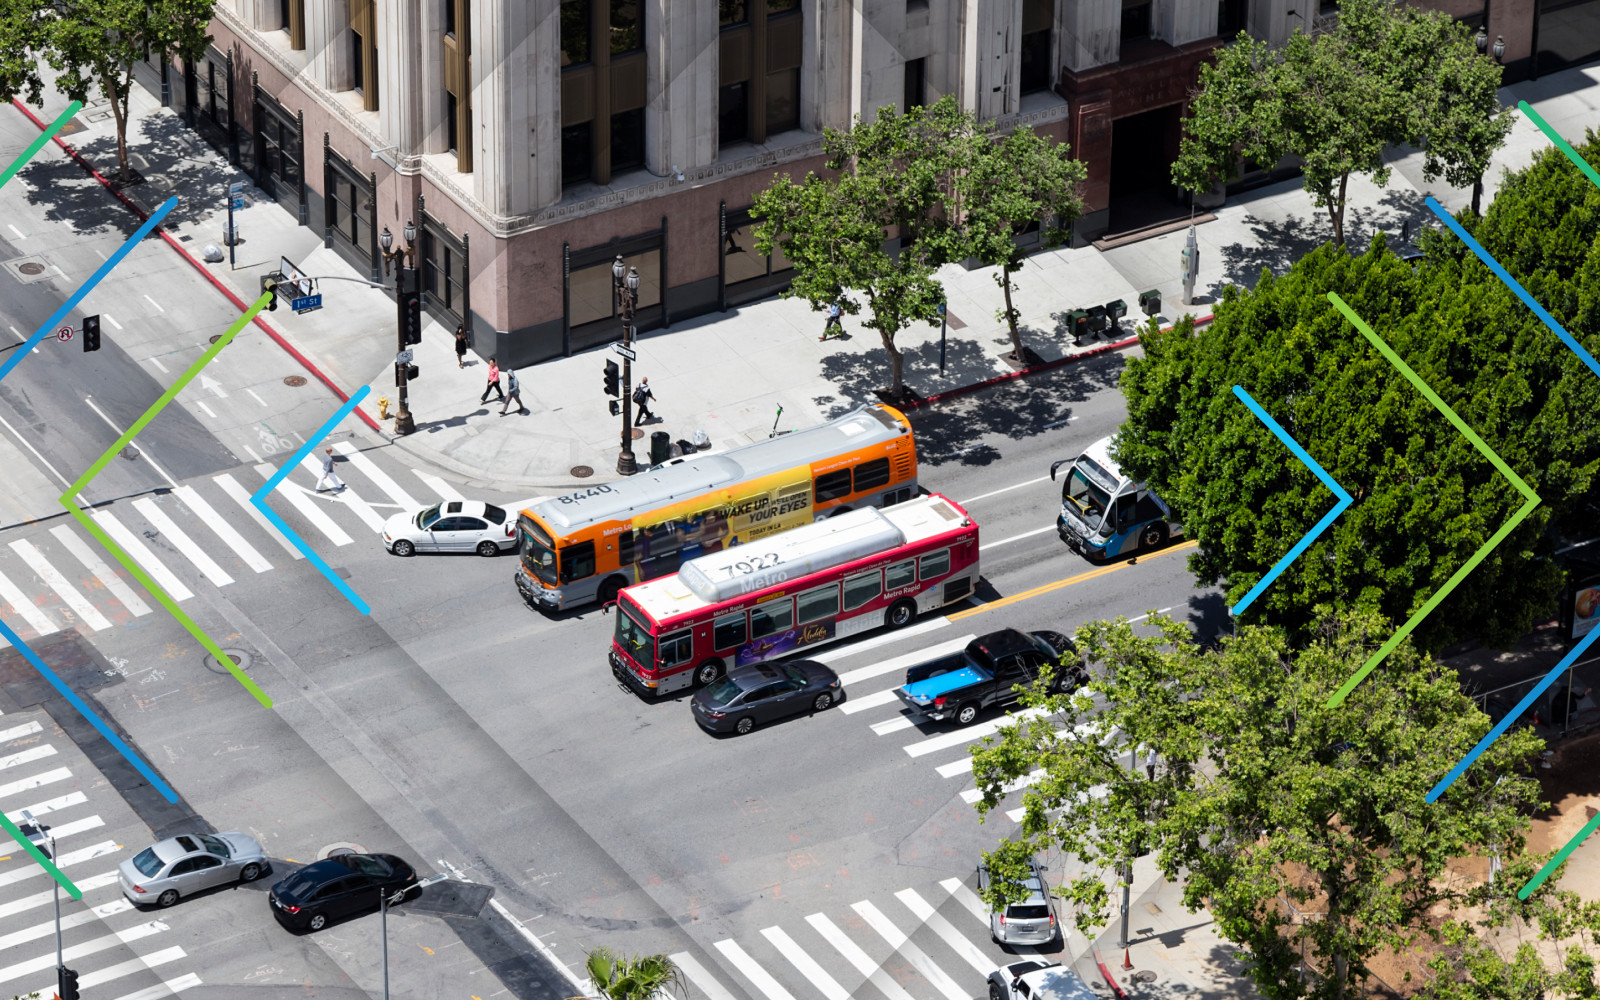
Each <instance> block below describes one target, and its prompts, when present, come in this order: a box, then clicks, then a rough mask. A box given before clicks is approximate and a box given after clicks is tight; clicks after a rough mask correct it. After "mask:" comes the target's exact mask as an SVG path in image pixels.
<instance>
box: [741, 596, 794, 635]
mask: <svg viewBox="0 0 1600 1000" xmlns="http://www.w3.org/2000/svg"><path fill="white" fill-rule="evenodd" d="M793 624H794V601H793V600H792V599H787V600H776V601H767V602H766V603H765V604H762V605H761V606H760V607H758V608H756V609H754V610H753V611H751V612H750V638H752V639H760V638H762V637H763V636H769V635H776V634H778V633H780V632H787V631H789V626H791V625H793Z"/></svg>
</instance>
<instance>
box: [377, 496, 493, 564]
mask: <svg viewBox="0 0 1600 1000" xmlns="http://www.w3.org/2000/svg"><path fill="white" fill-rule="evenodd" d="M383 547H384V548H386V549H388V550H389V551H390V552H393V553H394V554H395V555H397V556H409V555H411V554H413V553H416V552H476V553H478V555H480V556H494V555H499V554H500V553H501V552H512V551H515V550H516V547H517V521H516V518H513V517H508V516H506V512H505V508H503V507H496V506H495V505H494V504H492V503H483V502H481V501H478V500H445V501H442V502H440V503H436V504H434V505H433V506H432V507H425V508H423V509H422V510H419V511H413V512H412V513H410V514H396V515H394V516H393V517H391V518H389V520H387V521H385V522H384V523H383Z"/></svg>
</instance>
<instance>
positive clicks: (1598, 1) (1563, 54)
mask: <svg viewBox="0 0 1600 1000" xmlns="http://www.w3.org/2000/svg"><path fill="white" fill-rule="evenodd" d="M1537 30H1538V38H1539V52H1538V54H1537V56H1536V57H1535V59H1536V72H1538V73H1554V72H1556V71H1557V70H1560V69H1564V68H1565V67H1568V66H1576V65H1579V64H1582V63H1586V62H1589V61H1591V60H1594V59H1597V58H1600V0H1575V2H1574V0H1565V2H1563V0H1540V3H1539V20H1538V29H1537Z"/></svg>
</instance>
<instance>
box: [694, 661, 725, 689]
mask: <svg viewBox="0 0 1600 1000" xmlns="http://www.w3.org/2000/svg"><path fill="white" fill-rule="evenodd" d="M721 676H722V661H721V660H718V659H716V658H712V659H709V660H707V661H706V662H704V663H702V664H700V665H699V666H698V667H695V668H694V682H695V684H696V686H698V687H705V686H706V685H707V684H710V683H711V682H712V681H714V680H716V679H717V678H718V677H721Z"/></svg>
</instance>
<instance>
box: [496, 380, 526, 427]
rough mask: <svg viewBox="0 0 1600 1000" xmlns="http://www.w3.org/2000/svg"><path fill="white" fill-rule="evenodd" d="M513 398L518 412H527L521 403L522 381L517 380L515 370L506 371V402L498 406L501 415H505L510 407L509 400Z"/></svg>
mask: <svg viewBox="0 0 1600 1000" xmlns="http://www.w3.org/2000/svg"><path fill="white" fill-rule="evenodd" d="M513 399H514V400H516V401H517V412H518V413H527V412H528V408H527V407H526V406H523V405H522V383H521V382H518V381H517V373H516V372H515V371H508V372H506V402H505V405H504V406H502V407H500V415H501V416H502V417H503V416H505V415H506V411H507V410H509V409H511V401H512V400H513Z"/></svg>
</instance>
